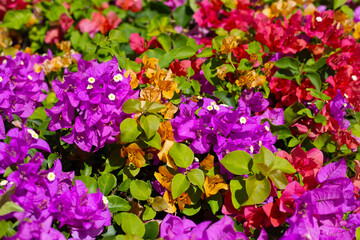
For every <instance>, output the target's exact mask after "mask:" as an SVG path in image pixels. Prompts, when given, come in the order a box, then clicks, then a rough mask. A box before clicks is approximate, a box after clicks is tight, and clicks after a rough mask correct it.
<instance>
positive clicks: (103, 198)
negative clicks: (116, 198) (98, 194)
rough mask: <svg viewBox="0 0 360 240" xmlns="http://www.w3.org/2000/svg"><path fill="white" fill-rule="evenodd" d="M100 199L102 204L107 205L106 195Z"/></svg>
mask: <svg viewBox="0 0 360 240" xmlns="http://www.w3.org/2000/svg"><path fill="white" fill-rule="evenodd" d="M102 201H103V203H104V205H108V204H109V200H108V199H107V197H105V196H103V197H102Z"/></svg>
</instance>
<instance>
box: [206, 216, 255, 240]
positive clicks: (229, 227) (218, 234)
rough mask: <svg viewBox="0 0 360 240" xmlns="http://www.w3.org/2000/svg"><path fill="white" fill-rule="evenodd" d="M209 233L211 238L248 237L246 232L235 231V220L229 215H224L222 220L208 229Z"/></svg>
mask: <svg viewBox="0 0 360 240" xmlns="http://www.w3.org/2000/svg"><path fill="white" fill-rule="evenodd" d="M207 235H208V239H209V240H217V239H227V240H232V239H248V238H247V237H246V235H245V234H244V233H241V232H236V231H235V229H234V221H233V220H232V219H231V218H230V217H228V216H224V217H223V218H222V219H221V220H220V221H217V222H216V223H214V224H212V225H211V226H210V227H209V228H208V230H207Z"/></svg>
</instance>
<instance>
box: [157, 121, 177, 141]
mask: <svg viewBox="0 0 360 240" xmlns="http://www.w3.org/2000/svg"><path fill="white" fill-rule="evenodd" d="M158 133H159V134H160V137H161V142H163V141H165V140H170V141H174V133H173V129H172V126H171V122H170V121H163V122H161V123H160V126H159V129H158Z"/></svg>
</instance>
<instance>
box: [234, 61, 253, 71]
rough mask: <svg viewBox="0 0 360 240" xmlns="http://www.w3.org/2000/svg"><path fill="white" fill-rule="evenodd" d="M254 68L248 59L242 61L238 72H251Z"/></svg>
mask: <svg viewBox="0 0 360 240" xmlns="http://www.w3.org/2000/svg"><path fill="white" fill-rule="evenodd" d="M252 68H253V64H252V63H250V62H249V60H247V59H246V58H243V59H241V60H240V63H239V66H238V68H237V69H238V70H249V69H252Z"/></svg>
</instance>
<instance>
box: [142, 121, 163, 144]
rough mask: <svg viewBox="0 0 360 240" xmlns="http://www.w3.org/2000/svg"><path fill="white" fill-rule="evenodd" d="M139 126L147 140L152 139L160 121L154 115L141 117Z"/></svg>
mask: <svg viewBox="0 0 360 240" xmlns="http://www.w3.org/2000/svg"><path fill="white" fill-rule="evenodd" d="M140 125H141V127H142V129H144V132H145V134H146V136H147V138H148V139H150V138H152V137H153V136H154V135H155V133H156V132H157V130H158V129H159V126H160V120H159V118H158V117H156V116H155V115H149V116H141V118H140Z"/></svg>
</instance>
